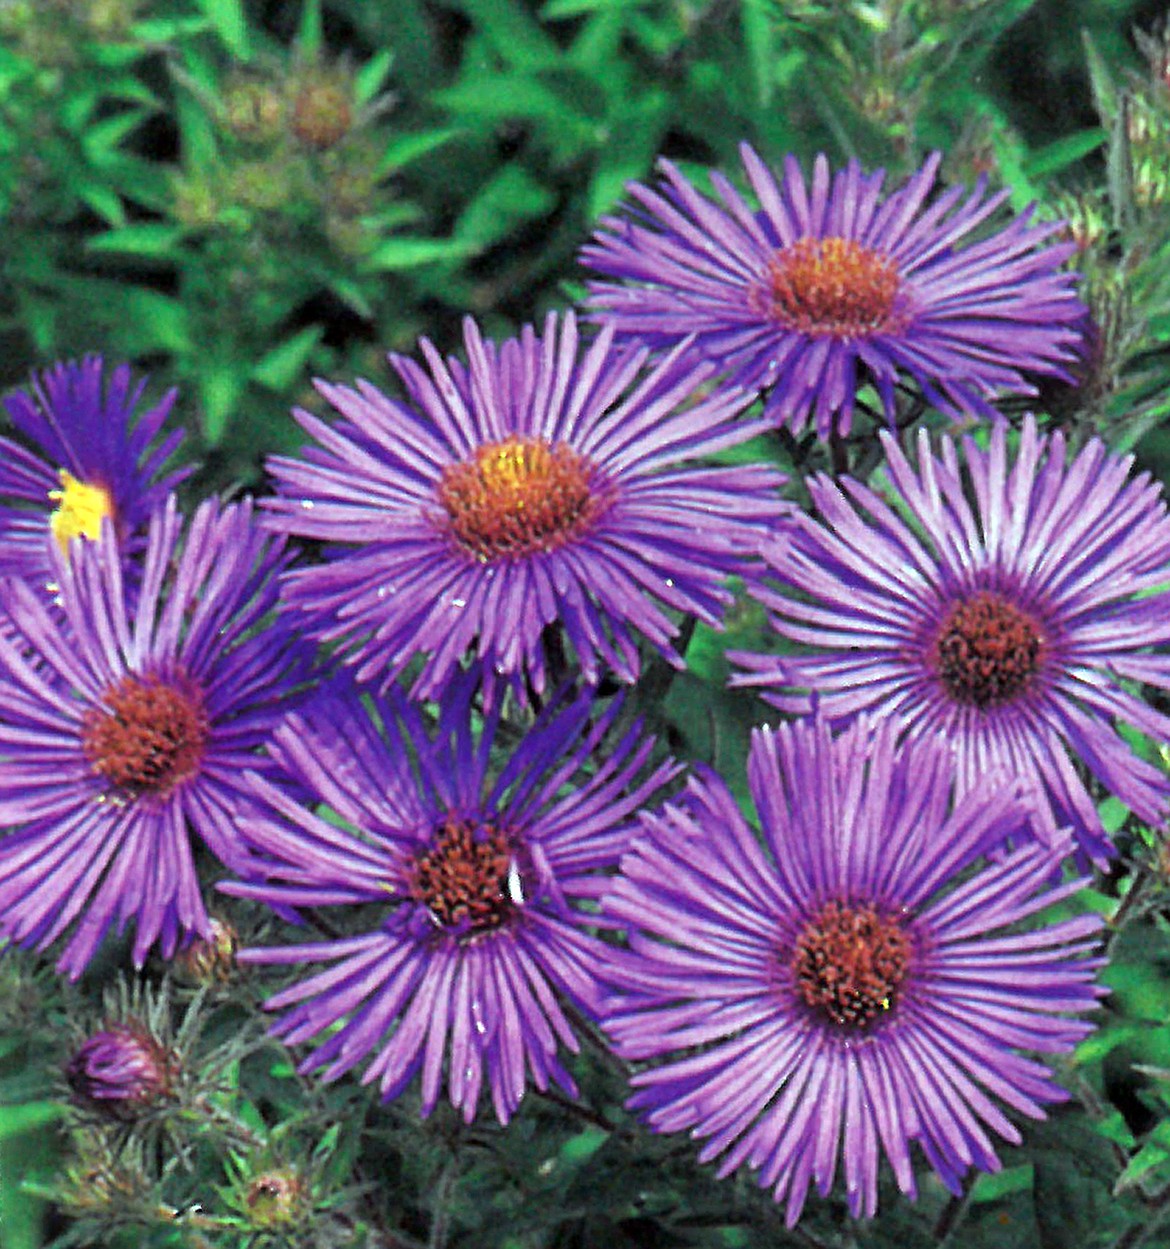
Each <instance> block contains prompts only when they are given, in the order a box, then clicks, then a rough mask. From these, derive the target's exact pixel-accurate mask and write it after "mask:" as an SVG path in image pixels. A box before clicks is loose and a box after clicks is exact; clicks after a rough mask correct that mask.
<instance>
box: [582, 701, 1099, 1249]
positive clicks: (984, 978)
mask: <svg viewBox="0 0 1170 1249" xmlns="http://www.w3.org/2000/svg"><path fill="white" fill-rule="evenodd" d="M952 777H953V770H952V766H951V760H950V756H949V752H948V751H946V749H945V748H944V747H943V746H942V745H941V744H937V743H933V742H927V741H923V742H918V743H915V744H914V745H912V746H904V745H902V744H901V743H900V742H899V741H898V740H897V733H896V728H895V726H894V725H893V724H890V723H883V724H881V725H880V726H879V727H877V728H875V729H872V730H871V726H870V725H869V724H868V723H866V722H860V723H858V724H856V725H853V726H851V727H850V728H849V729H847V730H846V731H845V732H844V733H843V734H842V735H841V736H840V737H839V738H837V739H836V740H833V738H832V737H831V735H830V733H829V729H828V726H827V724H826V722H825V721H824V720H822V719H817V720H815V721H814V720H805V721H801V722H797V723H793V724H787V725H784V726H782V727H780V728H778V729H776V730H774V731H773V730H768V729H764V730H757V731H756V732H755V735H754V738H753V741H752V746H751V751H750V756H749V761H748V780H749V786H750V789H751V794H752V798H753V800H754V803H755V806H756V810H757V811H758V813H759V819H760V824H761V827H762V831H763V838H762V841H763V844H761V839H760V838H759V837H758V836H757V835H756V834H755V833H753V831H752V830H751V829H750V828H749V827H748V825H747V823H746V822H745V820H744V817H743V816H742V815H741V813H740V811H739V808H738V807H737V805H736V803H735V801H734V799H733V798H732V796H731V794H730V792H729V791H728V789H727V787H726V785H725V784H724V783H723V782H722V781H721V780H720V779H719V778H718V777H715V776H709V775H708V776H705V777H702V778H700V779H697V780H694V781H692V783H691V785H690V787H689V789H688V791H687V793H686V794H685V795H684V798H683V800H682V801H681V802H679V803H678V804H671V805H668V806H666V807H665V809H664V810H663V811H661V812H660V813H656V814H654V815H644V816H643V817H642V818H643V824H644V832H643V833H642V834H641V835H640V836H639V837H638V838H637V839H636V840H635V843H634V847H633V848H632V849H631V851H630V852H629V854H628V855H627V856H626V857H625V859H623V861H622V868H621V873H620V875H619V877H618V878H617V881H616V883H615V885H614V887H613V890H612V893H611V894H610V896H609V897H608V898H607V899H606V901H605V913H606V915H607V917H608V918H610V919H612V920H614V921H617V922H618V923H620V924H625V925H628V926H629V930H630V934H631V936H630V950H629V952H628V955H627V957H626V958H625V959H624V960H621V961H616V962H615V963H614V967H615V969H616V970H615V972H614V980H615V984H616V985H617V987H618V990H619V991H618V993H617V994H616V995H615V997H614V999H613V1001H612V1002H611V1004H610V1007H609V1009H608V1011H607V1018H606V1020H605V1027H606V1030H607V1032H608V1033H609V1035H610V1037H611V1038H612V1040H613V1043H614V1045H615V1046H616V1048H617V1051H618V1053H619V1054H621V1055H623V1056H624V1057H626V1058H627V1059H632V1060H638V1061H641V1060H646V1061H648V1062H649V1063H650V1064H651V1065H648V1066H647V1067H646V1068H645V1069H644V1070H641V1071H639V1072H638V1073H637V1074H636V1075H635V1076H634V1077H633V1085H634V1087H635V1089H636V1092H635V1093H634V1096H633V1098H632V1099H631V1101H630V1103H629V1104H630V1106H631V1108H633V1109H638V1110H640V1111H642V1112H643V1113H644V1115H645V1118H646V1120H647V1122H648V1123H649V1124H650V1126H651V1127H653V1128H654V1129H655V1130H656V1131H659V1132H679V1131H688V1132H690V1134H691V1135H692V1136H695V1137H698V1138H701V1139H704V1140H705V1142H706V1143H705V1145H704V1146H703V1149H702V1152H701V1154H700V1159H701V1160H702V1161H704V1162H706V1161H710V1160H712V1159H715V1158H719V1159H721V1163H720V1174H721V1175H727V1174H729V1173H731V1172H732V1171H734V1170H735V1169H736V1168H737V1167H739V1166H740V1165H741V1164H743V1163H747V1164H748V1165H749V1166H751V1167H752V1168H754V1169H755V1170H757V1171H758V1172H759V1176H758V1178H759V1183H760V1185H761V1186H762V1187H766V1188H771V1189H772V1192H773V1196H774V1198H775V1200H776V1201H778V1202H780V1201H787V1218H788V1223H789V1225H790V1226H791V1225H792V1224H794V1223H795V1222H796V1221H797V1219H798V1218H799V1217H800V1213H801V1209H802V1207H803V1205H804V1201H805V1198H806V1196H807V1193H808V1190H809V1188H810V1187H811V1186H813V1185H815V1187H816V1189H817V1191H818V1192H820V1193H821V1195H822V1196H826V1195H828V1194H829V1192H830V1191H831V1189H832V1187H833V1181H834V1176H835V1175H836V1173H837V1170H838V1167H839V1168H840V1170H841V1172H842V1173H843V1178H844V1182H845V1194H846V1199H847V1202H848V1206H849V1210H850V1213H851V1214H853V1215H854V1216H855V1217H856V1216H858V1215H864V1216H866V1217H869V1216H872V1215H873V1213H874V1211H875V1209H876V1207H877V1193H878V1173H879V1170H880V1169H881V1167H880V1163H881V1158H882V1156H883V1155H884V1156H885V1158H886V1159H887V1161H888V1163H889V1165H890V1168H891V1169H892V1171H893V1174H894V1178H895V1180H896V1181H897V1183H898V1186H899V1188H900V1189H901V1191H902V1192H904V1193H906V1194H908V1195H909V1196H911V1197H913V1196H914V1195H915V1180H914V1170H913V1159H912V1156H911V1152H912V1151H911V1145H912V1143H914V1142H917V1144H918V1145H919V1147H920V1148H921V1150H922V1153H923V1155H924V1156H925V1158H926V1160H927V1162H928V1163H929V1164H930V1165H931V1166H932V1167H933V1168H934V1170H935V1171H936V1172H937V1173H938V1175H939V1176H940V1178H941V1179H942V1180H943V1182H944V1183H945V1184H946V1185H947V1187H948V1188H950V1189H951V1190H952V1191H953V1192H955V1193H959V1192H961V1180H962V1177H963V1175H964V1174H965V1173H966V1171H967V1170H968V1168H970V1167H972V1166H974V1167H977V1168H979V1169H981V1170H986V1171H994V1170H997V1169H998V1168H999V1165H1000V1164H999V1161H998V1159H997V1157H996V1154H995V1149H994V1145H993V1140H992V1134H995V1135H998V1136H1000V1137H1002V1138H1003V1139H1005V1140H1007V1141H1011V1142H1013V1143H1015V1142H1018V1141H1019V1140H1020V1132H1019V1130H1018V1129H1017V1127H1016V1126H1015V1124H1014V1123H1013V1122H1012V1120H1011V1118H1009V1117H1008V1113H1005V1110H1004V1108H1003V1107H1006V1108H1007V1111H1008V1112H1015V1113H1016V1114H1020V1115H1025V1116H1030V1117H1032V1118H1043V1117H1044V1110H1043V1108H1042V1107H1043V1103H1045V1102H1053V1101H1061V1100H1064V1098H1065V1096H1066V1095H1065V1093H1064V1092H1063V1090H1061V1089H1060V1088H1059V1087H1058V1086H1057V1085H1055V1084H1054V1083H1053V1082H1052V1079H1051V1077H1050V1074H1049V1072H1048V1070H1047V1068H1046V1067H1045V1066H1043V1065H1042V1064H1041V1063H1039V1062H1037V1061H1036V1060H1035V1058H1032V1057H1028V1056H1026V1053H1021V1052H1019V1051H1025V1052H1036V1053H1063V1052H1066V1051H1068V1050H1069V1049H1071V1048H1072V1047H1073V1046H1074V1045H1075V1044H1076V1043H1077V1042H1078V1041H1080V1040H1081V1039H1082V1038H1083V1037H1084V1036H1085V1035H1086V1034H1087V1033H1088V1032H1089V1031H1090V1030H1091V1025H1090V1024H1088V1023H1086V1022H1084V1021H1082V1020H1078V1019H1076V1018H1071V1017H1070V1016H1075V1015H1077V1014H1078V1013H1080V1012H1084V1011H1088V1010H1090V1009H1091V1008H1092V1007H1093V1006H1094V1004H1095V1002H1096V1000H1097V998H1098V997H1099V995H1100V994H1101V993H1102V992H1103V990H1101V989H1099V988H1098V987H1096V986H1095V985H1094V983H1093V978H1094V975H1095V972H1096V971H1097V969H1098V967H1099V966H1100V965H1101V964H1102V962H1103V960H1102V959H1099V958H1096V957H1094V955H1093V945H1094V942H1093V933H1094V931H1095V930H1096V928H1097V927H1098V926H1099V920H1098V919H1097V918H1096V917H1094V916H1081V917H1077V918H1073V919H1066V920H1064V921H1062V922H1054V923H1050V924H1048V925H1046V926H1044V927H1034V926H1033V927H1030V928H1028V927H1024V928H1021V927H1020V924H1021V921H1025V920H1029V919H1030V918H1031V917H1032V916H1033V915H1034V914H1035V913H1036V912H1037V911H1038V910H1040V909H1041V908H1044V907H1046V906H1048V905H1049V904H1050V903H1053V902H1055V901H1057V900H1059V899H1061V898H1063V897H1065V896H1067V895H1068V893H1069V892H1070V891H1071V890H1072V889H1074V888H1076V887H1077V884H1079V883H1081V882H1076V883H1073V884H1068V885H1066V886H1062V887H1057V888H1049V889H1046V888H1045V885H1046V882H1048V881H1050V880H1051V877H1052V874H1053V869H1054V868H1055V866H1056V864H1057V862H1058V856H1057V855H1055V854H1054V853H1053V852H1052V851H1051V850H1050V849H1049V848H1047V847H1045V846H1043V845H1041V844H1040V843H1039V842H1037V841H1035V840H1032V839H1025V844H1024V845H1023V846H1022V848H1018V849H1016V850H1014V851H1011V852H1009V853H1003V852H1002V846H1003V842H1004V839H1005V838H1006V837H1009V836H1011V835H1013V833H1014V832H1015V831H1016V830H1018V828H1019V826H1020V824H1021V822H1022V821H1023V820H1024V819H1025V818H1026V807H1024V806H1023V805H1022V803H1021V801H1020V796H1019V793H1018V791H1017V790H1016V788H1015V787H1014V786H1013V785H1011V784H1003V783H1002V780H1003V778H995V777H989V778H988V781H989V783H988V785H987V786H986V790H985V792H984V793H982V794H978V795H976V794H971V795H968V797H967V798H965V799H963V800H961V801H959V802H958V803H957V804H955V805H954V806H953V807H952ZM989 851H994V852H995V853H996V858H995V861H994V862H992V863H990V864H981V863H980V860H981V859H982V857H983V856H984V855H986V854H987V853H988V852H989Z"/></svg>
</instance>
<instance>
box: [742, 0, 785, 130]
mask: <svg viewBox="0 0 1170 1249" xmlns="http://www.w3.org/2000/svg"><path fill="white" fill-rule="evenodd" d="M740 25H741V27H742V29H743V42H744V46H745V48H746V49H747V54H748V64H749V65H750V66H751V70H752V83H753V85H754V87H755V97H756V104H757V105H758V106H759V107H760V108H767V107H768V104H769V103H770V102H771V99H772V86H773V80H772V65H773V63H774V62H775V59H776V55H775V49H774V47H773V43H772V36H773V34H774V33H775V31H776V28H777V27H776V23H775V21H774V20H773V19H772V17H771V15H770V13H769V11H768V9H767V6H766V5H765V2H764V0H743V7H742V8H741V9H740Z"/></svg>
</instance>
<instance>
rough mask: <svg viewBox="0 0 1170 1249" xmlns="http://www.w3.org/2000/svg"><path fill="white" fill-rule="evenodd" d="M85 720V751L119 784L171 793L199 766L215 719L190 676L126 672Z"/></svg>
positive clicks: (129, 789)
mask: <svg viewBox="0 0 1170 1249" xmlns="http://www.w3.org/2000/svg"><path fill="white" fill-rule="evenodd" d="M102 702H103V704H104V705H103V706H102V707H101V708H94V709H91V710H90V711H88V712H86V715H85V717H84V719H83V720H82V726H81V743H82V749H83V750H84V751H85V757H86V758H87V759H88V760H89V761H90V764H91V765H92V767H93V769H94V771H95V772H97V773H98V774H99V775H101V776H104V777H105V778H106V780H108V781H109V782H110V784H111V785H113V786H114V787H115V788H117V789H121V790H125V791H127V792H129V793H131V794H142V793H150V794H157V795H158V796H159V797H160V798H165V797H166V796H167V795H168V794H170V793H171V791H172V790H174V789H175V787H176V786H177V785H181V784H182V783H183V782H184V781H187V780H190V779H191V777H192V776H194V775H195V774H196V773H197V772H198V771H199V766H200V764H201V763H202V762H203V751H204V747H205V746H206V744H207V735H208V733H209V732H210V728H211V726H210V723H209V721H208V719H207V713H206V711H205V710H204V707H203V698H202V695H201V693H200V691H199V690H198V689H197V688H196V687H195V686H193V685H191V684H190V683H188V682H186V681H181V682H176V683H174V684H172V683H169V682H166V681H162V680H160V679H159V678H157V677H139V676H127V677H123V678H122V680H121V681H119V682H118V684H117V685H115V686H112V687H111V688H110V689H108V690H107V691H106V693H105V695H104V696H103V698H102Z"/></svg>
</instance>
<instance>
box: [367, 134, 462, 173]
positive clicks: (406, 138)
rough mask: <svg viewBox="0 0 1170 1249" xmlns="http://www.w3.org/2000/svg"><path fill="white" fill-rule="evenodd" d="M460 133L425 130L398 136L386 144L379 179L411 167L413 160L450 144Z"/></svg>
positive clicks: (379, 167)
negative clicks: (408, 166) (404, 167)
mask: <svg viewBox="0 0 1170 1249" xmlns="http://www.w3.org/2000/svg"><path fill="white" fill-rule="evenodd" d="M459 133H460V132H459V131H458V130H456V129H447V130H423V131H421V132H420V133H418V134H400V135H396V136H395V137H394V138H392V139H391V140H390V142H389V143H387V144H386V150H385V151H384V152H383V153H382V160H381V162H380V163H379V165H378V177H379V178H384V177H385V176H386V175H387V174H388V173H392V172H393V171H394V170H395V169H400V168H401V167H402V166H403V165H409V164H410V162H411V161H412V160H417V159H418V158H419V157H420V156H426V155H427V153H428V152H433V151H434V150H435V149H436V148H440V147H442V146H443V144H444V143H449V142H450V141H451V140H452V139H453V138H455V137H456V135H458V134H459Z"/></svg>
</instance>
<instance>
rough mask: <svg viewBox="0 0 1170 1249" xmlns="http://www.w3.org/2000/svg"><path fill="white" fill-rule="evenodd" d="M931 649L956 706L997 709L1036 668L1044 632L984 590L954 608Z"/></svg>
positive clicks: (1015, 692) (1011, 696)
mask: <svg viewBox="0 0 1170 1249" xmlns="http://www.w3.org/2000/svg"><path fill="white" fill-rule="evenodd" d="M934 650H935V655H934V660H935V667H936V669H937V671H938V675H939V679H940V680H941V681H942V683H943V685H944V686H945V687H946V689H947V692H948V693H949V694H950V696H951V697H952V698H953V699H954V700H955V701H956V702H959V703H966V704H969V705H971V706H975V707H978V708H980V709H983V708H986V707H998V706H1000V705H1002V704H1003V703H1007V702H1010V701H1011V700H1012V699H1013V698H1015V697H1016V696H1017V695H1018V694H1019V693H1021V692H1022V691H1023V690H1024V689H1025V687H1026V686H1027V684H1028V682H1029V681H1030V680H1031V678H1032V675H1033V674H1034V673H1035V672H1036V671H1037V669H1038V668H1039V667H1040V661H1041V658H1042V656H1043V652H1044V634H1043V632H1042V631H1041V628H1040V625H1039V623H1038V622H1037V621H1036V620H1035V619H1034V618H1033V617H1032V616H1030V615H1029V614H1028V613H1027V612H1024V611H1021V610H1020V608H1018V607H1016V606H1015V605H1014V604H1013V603H1009V602H1008V600H1007V599H1005V598H1004V597H1003V596H1002V595H1000V594H995V593H992V592H990V591H986V590H985V591H981V592H980V593H978V594H975V595H973V596H972V597H971V598H968V599H964V600H963V601H962V602H960V603H957V604H956V605H955V606H954V608H953V609H952V610H951V613H950V615H949V616H948V617H947V618H946V620H945V621H943V624H942V627H941V628H940V629H939V632H938V637H937V639H936V641H935V644H934Z"/></svg>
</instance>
